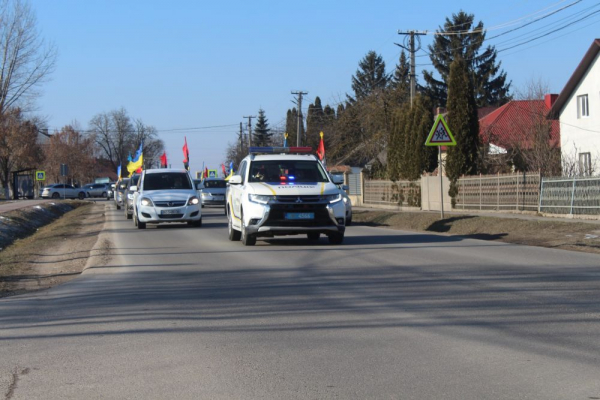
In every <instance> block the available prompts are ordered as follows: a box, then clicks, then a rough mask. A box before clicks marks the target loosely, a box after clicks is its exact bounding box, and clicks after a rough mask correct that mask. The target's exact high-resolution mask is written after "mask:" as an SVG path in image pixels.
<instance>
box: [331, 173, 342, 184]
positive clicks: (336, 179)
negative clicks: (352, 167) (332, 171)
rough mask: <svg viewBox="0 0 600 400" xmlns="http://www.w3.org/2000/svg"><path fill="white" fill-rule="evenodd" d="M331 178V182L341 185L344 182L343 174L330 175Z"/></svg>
mask: <svg viewBox="0 0 600 400" xmlns="http://www.w3.org/2000/svg"><path fill="white" fill-rule="evenodd" d="M331 180H332V181H333V183H335V184H336V185H341V184H343V183H344V176H343V175H332V176H331Z"/></svg>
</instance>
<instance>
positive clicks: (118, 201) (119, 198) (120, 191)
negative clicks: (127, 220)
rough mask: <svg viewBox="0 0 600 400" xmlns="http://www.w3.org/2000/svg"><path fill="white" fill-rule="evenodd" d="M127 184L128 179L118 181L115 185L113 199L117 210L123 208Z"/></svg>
mask: <svg viewBox="0 0 600 400" xmlns="http://www.w3.org/2000/svg"><path fill="white" fill-rule="evenodd" d="M128 182H129V178H123V179H121V180H120V181H118V182H116V183H115V189H114V195H113V199H114V201H115V206H116V207H117V210H120V209H121V207H124V206H125V198H126V194H125V190H127V183H128Z"/></svg>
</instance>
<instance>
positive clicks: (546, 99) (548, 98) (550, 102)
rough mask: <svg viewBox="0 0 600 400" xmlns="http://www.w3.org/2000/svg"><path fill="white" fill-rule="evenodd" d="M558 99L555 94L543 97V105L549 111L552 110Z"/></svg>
mask: <svg viewBox="0 0 600 400" xmlns="http://www.w3.org/2000/svg"><path fill="white" fill-rule="evenodd" d="M557 98H558V95H557V94H547V95H545V96H544V103H545V104H546V108H547V109H548V110H549V109H551V108H552V105H553V104H554V102H555V101H556V99H557Z"/></svg>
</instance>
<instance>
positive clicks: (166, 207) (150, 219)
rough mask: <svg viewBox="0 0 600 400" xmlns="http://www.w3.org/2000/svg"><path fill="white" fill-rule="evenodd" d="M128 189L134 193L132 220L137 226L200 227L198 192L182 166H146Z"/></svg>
mask: <svg viewBox="0 0 600 400" xmlns="http://www.w3.org/2000/svg"><path fill="white" fill-rule="evenodd" d="M130 190H133V191H134V192H135V194H134V198H133V220H134V223H135V225H136V226H137V227H138V229H145V228H146V224H159V223H164V222H187V223H188V225H190V226H196V227H200V226H202V212H201V207H200V199H199V198H198V192H197V189H196V188H195V187H194V181H193V180H192V178H191V176H190V174H189V172H188V171H186V170H185V169H164V168H161V169H146V170H144V171H143V172H142V175H141V177H140V178H139V181H138V185H137V186H130Z"/></svg>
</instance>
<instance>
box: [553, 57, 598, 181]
mask: <svg viewBox="0 0 600 400" xmlns="http://www.w3.org/2000/svg"><path fill="white" fill-rule="evenodd" d="M599 60H600V53H598V55H596V58H595V59H594V61H593V62H592V64H591V66H590V68H588V70H587V72H586V74H585V75H584V76H583V79H581V81H580V82H579V84H578V85H577V87H576V89H575V90H574V91H573V93H572V94H571V97H570V98H569V99H568V100H567V102H566V103H565V106H564V107H563V109H562V111H561V113H560V117H559V118H560V144H561V153H562V157H563V164H564V163H565V162H567V163H568V162H571V163H572V162H578V158H579V156H578V155H579V154H580V153H587V152H589V153H591V159H592V170H593V173H594V174H595V175H597V174H598V173H600V61H599ZM583 94H587V95H588V104H589V117H581V118H578V117H577V96H580V95H583ZM594 164H595V165H594Z"/></svg>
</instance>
